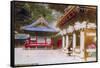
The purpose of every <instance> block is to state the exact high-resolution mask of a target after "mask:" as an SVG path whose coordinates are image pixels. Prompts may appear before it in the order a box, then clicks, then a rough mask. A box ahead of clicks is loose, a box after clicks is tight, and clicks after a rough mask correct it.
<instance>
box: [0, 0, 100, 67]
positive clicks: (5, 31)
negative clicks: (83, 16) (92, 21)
mask: <svg viewBox="0 0 100 68" xmlns="http://www.w3.org/2000/svg"><path fill="white" fill-rule="evenodd" d="M30 1H32V0H30ZM33 1H39V2H55V3H68V4H75V3H76V4H91V5H99V2H98V0H33ZM98 9H99V12H100V5H99V8H98ZM99 15H100V14H99V13H98V16H99ZM98 22H100V20H99V21H98ZM98 26H99V27H100V23H98ZM98 29H99V28H98ZM98 33H99V34H100V31H99V32H98ZM98 40H99V39H98ZM98 42H100V40H99V41H98ZM98 48H99V49H98V50H99V52H100V46H99V47H98ZM0 54H1V55H0V68H10V0H1V2H0ZM99 57H100V53H99ZM99 61H100V58H99ZM99 66H100V62H98V63H85V64H66V65H54V66H39V67H33V68H98V67H99ZM26 68H28V67H26ZM30 68H32V67H30Z"/></svg>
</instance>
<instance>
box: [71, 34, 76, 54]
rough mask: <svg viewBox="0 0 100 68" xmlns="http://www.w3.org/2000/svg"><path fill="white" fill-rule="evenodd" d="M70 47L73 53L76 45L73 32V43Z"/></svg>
mask: <svg viewBox="0 0 100 68" xmlns="http://www.w3.org/2000/svg"><path fill="white" fill-rule="evenodd" d="M72 47H73V54H74V50H75V47H76V34H75V33H73V45H72Z"/></svg>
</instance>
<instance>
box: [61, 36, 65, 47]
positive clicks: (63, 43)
mask: <svg viewBox="0 0 100 68" xmlns="http://www.w3.org/2000/svg"><path fill="white" fill-rule="evenodd" d="M64 46H65V37H64V36H62V48H64Z"/></svg>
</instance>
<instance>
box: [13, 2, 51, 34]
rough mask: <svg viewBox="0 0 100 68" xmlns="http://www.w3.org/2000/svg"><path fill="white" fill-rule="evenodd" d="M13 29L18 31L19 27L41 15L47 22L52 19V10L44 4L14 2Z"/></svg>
mask: <svg viewBox="0 0 100 68" xmlns="http://www.w3.org/2000/svg"><path fill="white" fill-rule="evenodd" d="M14 13H15V30H17V31H18V32H20V27H21V26H24V25H28V24H31V23H32V21H33V20H34V21H35V20H37V19H38V18H39V17H40V16H43V17H44V18H45V19H46V20H47V21H48V22H51V21H52V20H53V16H52V10H51V9H50V8H48V7H47V5H45V4H39V3H25V2H15V11H14Z"/></svg>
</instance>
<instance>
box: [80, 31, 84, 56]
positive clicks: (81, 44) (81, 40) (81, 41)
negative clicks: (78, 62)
mask: <svg viewBox="0 0 100 68" xmlns="http://www.w3.org/2000/svg"><path fill="white" fill-rule="evenodd" d="M84 38H85V37H84V32H83V31H81V32H80V51H81V54H80V57H82V58H83V57H84V45H85V43H84Z"/></svg>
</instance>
